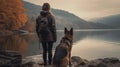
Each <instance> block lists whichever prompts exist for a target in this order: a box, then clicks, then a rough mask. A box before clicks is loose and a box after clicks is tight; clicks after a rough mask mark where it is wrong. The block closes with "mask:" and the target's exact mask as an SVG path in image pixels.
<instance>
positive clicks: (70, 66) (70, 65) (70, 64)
mask: <svg viewBox="0 0 120 67" xmlns="http://www.w3.org/2000/svg"><path fill="white" fill-rule="evenodd" d="M69 67H72V63H71V52H70V53H69Z"/></svg>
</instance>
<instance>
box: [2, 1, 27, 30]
mask: <svg viewBox="0 0 120 67" xmlns="http://www.w3.org/2000/svg"><path fill="white" fill-rule="evenodd" d="M26 22H27V15H26V14H25V9H24V8H23V4H22V0H0V29H4V30H18V29H19V28H21V27H23V26H24V25H25V23H26Z"/></svg>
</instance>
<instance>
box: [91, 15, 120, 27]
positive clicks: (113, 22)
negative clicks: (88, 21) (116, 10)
mask: <svg viewBox="0 0 120 67" xmlns="http://www.w3.org/2000/svg"><path fill="white" fill-rule="evenodd" d="M92 22H96V23H102V24H105V25H109V26H112V27H114V28H120V14H116V15H110V16H106V17H102V18H97V19H93V20H92Z"/></svg>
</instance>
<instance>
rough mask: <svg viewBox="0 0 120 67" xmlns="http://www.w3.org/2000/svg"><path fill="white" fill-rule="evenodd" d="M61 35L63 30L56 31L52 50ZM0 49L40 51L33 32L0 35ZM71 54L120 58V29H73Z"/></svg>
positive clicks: (94, 57)
mask: <svg viewBox="0 0 120 67" xmlns="http://www.w3.org/2000/svg"><path fill="white" fill-rule="evenodd" d="M63 36H64V34H63V31H57V42H56V43H54V48H53V50H54V49H55V47H56V46H57V45H58V44H59V42H60V39H61V38H62V37H63ZM0 49H1V50H12V51H19V52H20V53H22V55H23V57H25V56H32V55H38V54H41V53H42V47H41V45H39V42H38V37H37V35H36V34H35V33H30V34H27V35H9V36H0ZM72 55H73V56H80V57H82V58H85V59H89V60H91V59H96V58H105V57H117V58H119V59H120V30H111V29H107V30H105V29H89V30H76V31H74V43H73V49H72Z"/></svg>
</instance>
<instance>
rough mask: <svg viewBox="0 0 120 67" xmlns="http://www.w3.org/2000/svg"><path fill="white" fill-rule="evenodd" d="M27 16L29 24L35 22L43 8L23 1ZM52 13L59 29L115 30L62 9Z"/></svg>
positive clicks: (53, 10) (54, 10)
mask: <svg viewBox="0 0 120 67" xmlns="http://www.w3.org/2000/svg"><path fill="white" fill-rule="evenodd" d="M23 4H24V7H25V9H26V12H27V15H28V17H29V20H30V21H29V23H30V22H31V21H32V22H35V19H36V17H37V16H38V15H39V14H40V11H41V6H39V5H35V4H33V3H29V2H26V1H23ZM51 12H52V13H53V14H54V15H55V19H56V27H57V29H60V30H61V29H64V27H68V28H70V27H73V28H74V29H106V28H113V27H112V26H109V25H105V24H102V23H94V22H88V21H86V20H84V19H82V18H80V17H78V16H76V15H74V14H72V13H69V12H67V11H64V10H60V9H53V8H52V9H51Z"/></svg>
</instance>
